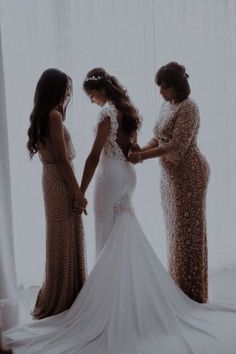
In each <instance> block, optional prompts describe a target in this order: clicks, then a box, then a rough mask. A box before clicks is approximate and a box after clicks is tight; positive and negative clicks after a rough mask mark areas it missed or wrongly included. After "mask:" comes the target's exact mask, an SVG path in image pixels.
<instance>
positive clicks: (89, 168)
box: [81, 157, 99, 194]
mask: <svg viewBox="0 0 236 354" xmlns="http://www.w3.org/2000/svg"><path fill="white" fill-rule="evenodd" d="M98 162H99V159H98V158H93V157H88V158H87V160H86V163H85V166H84V172H83V177H82V182H81V192H82V193H83V194H84V193H85V192H86V190H87V188H88V186H89V184H90V182H91V180H92V178H93V175H94V173H95V170H96V168H97V165H98Z"/></svg>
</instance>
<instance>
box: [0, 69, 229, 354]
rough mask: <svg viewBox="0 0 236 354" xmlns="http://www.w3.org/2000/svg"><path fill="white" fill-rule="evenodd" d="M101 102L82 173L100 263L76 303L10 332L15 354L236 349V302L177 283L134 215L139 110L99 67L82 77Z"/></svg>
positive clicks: (202, 353) (220, 353)
mask: <svg viewBox="0 0 236 354" xmlns="http://www.w3.org/2000/svg"><path fill="white" fill-rule="evenodd" d="M84 89H85V92H86V93H87V95H88V96H89V97H90V99H91V101H92V102H94V103H97V104H99V105H101V106H104V107H103V109H102V111H101V113H100V116H99V120H98V125H97V133H96V138H95V141H94V144H93V147H92V150H91V153H90V154H89V156H88V158H87V161H86V164H85V169H84V173H83V178H82V183H81V190H82V191H83V192H84V193H85V191H86V190H87V188H88V186H89V184H90V181H91V179H92V178H93V175H94V172H95V170H96V168H97V165H98V164H99V168H98V171H97V173H96V188H95V215H96V219H95V222H96V251H97V257H98V259H97V263H96V265H95V266H94V268H93V270H92V272H91V274H90V275H89V277H88V279H87V281H86V283H85V285H84V287H83V288H82V290H81V292H80V293H79V295H78V297H77V299H76V300H75V302H74V303H73V305H72V307H71V308H70V309H69V310H67V311H65V312H63V313H61V314H59V315H56V316H52V317H50V318H47V319H44V320H41V321H37V322H33V323H30V324H27V325H21V326H18V327H15V328H13V329H11V330H9V331H7V332H5V339H6V340H7V343H8V344H9V345H11V346H12V347H13V349H14V353H16V354H23V353H24V354H36V353H44V354H65V353H69V354H235V352H236V349H235V348H236V336H235V329H236V306H233V305H232V306H231V307H229V306H226V305H216V304H215V305H214V304H198V303H196V302H194V301H192V300H190V299H189V298H188V297H187V296H186V295H185V294H184V293H183V292H182V291H181V290H180V289H179V288H177V287H176V286H175V284H174V282H173V281H172V279H171V278H170V276H169V275H168V273H167V272H166V271H165V269H164V268H163V266H162V264H161V263H160V261H159V260H158V258H157V255H156V254H155V252H154V251H153V249H152V247H151V246H150V244H149V242H148V241H147V239H146V237H145V235H144V234H143V231H142V229H141V227H140V225H139V223H138V221H137V219H136V216H135V212H134V209H133V207H132V194H133V191H134V188H135V184H136V175H135V170H134V167H133V165H132V164H131V163H129V162H128V161H127V155H128V151H129V149H130V146H131V144H132V142H133V141H134V140H135V136H136V132H137V130H138V128H139V126H140V118H139V115H138V112H137V110H136V109H135V107H134V106H133V105H132V103H131V102H130V99H129V97H128V95H127V92H126V90H125V89H124V88H123V87H122V86H121V85H120V83H119V82H118V81H117V79H116V78H115V77H114V76H110V75H109V74H107V73H106V72H105V70H103V69H101V68H96V69H93V70H91V71H90V72H89V73H88V74H87V77H86V79H85V81H84Z"/></svg>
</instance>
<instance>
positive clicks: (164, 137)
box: [154, 98, 209, 302]
mask: <svg viewBox="0 0 236 354" xmlns="http://www.w3.org/2000/svg"><path fill="white" fill-rule="evenodd" d="M198 130H199V110H198V107H197V105H196V103H195V102H194V101H193V100H192V99H190V98H188V99H186V100H184V101H183V102H181V103H178V104H172V103H169V102H164V103H163V105H162V107H161V111H160V115H159V118H158V120H157V123H156V125H155V128H154V138H155V139H156V140H157V142H158V144H159V146H165V147H167V148H168V150H169V153H168V154H166V155H163V157H161V158H160V162H161V199H162V207H163V210H164V219H165V224H166V232H167V239H168V262H169V271H170V274H171V276H172V277H173V279H174V280H175V282H176V284H177V285H178V286H179V287H180V288H181V289H182V290H183V291H184V292H185V294H187V295H188V296H189V297H190V298H192V299H193V300H195V301H198V302H206V301H207V299H208V267H207V239H206V216H205V213H206V207H205V201H206V191H207V184H208V179H209V166H208V163H207V161H206V159H205V157H204V156H203V155H202V154H201V152H200V151H199V149H198V146H197V134H198Z"/></svg>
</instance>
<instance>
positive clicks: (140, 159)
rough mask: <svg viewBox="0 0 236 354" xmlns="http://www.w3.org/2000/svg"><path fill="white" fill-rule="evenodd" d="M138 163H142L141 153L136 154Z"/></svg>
mask: <svg viewBox="0 0 236 354" xmlns="http://www.w3.org/2000/svg"><path fill="white" fill-rule="evenodd" d="M138 162H139V163H142V162H143V153H142V152H138Z"/></svg>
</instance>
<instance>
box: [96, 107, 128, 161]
mask: <svg viewBox="0 0 236 354" xmlns="http://www.w3.org/2000/svg"><path fill="white" fill-rule="evenodd" d="M105 119H110V122H111V127H110V133H109V135H108V137H107V141H106V143H105V146H104V148H103V151H102V155H103V157H106V158H110V159H113V160H119V161H125V160H126V158H125V156H124V154H123V151H122V150H121V148H120V147H119V145H118V144H117V141H116V139H117V132H118V128H119V125H118V121H117V109H116V107H115V106H114V105H113V104H108V105H106V106H105V107H104V108H103V109H102V110H101V112H100V114H99V118H98V124H97V125H99V123H101V122H102V121H103V120H105Z"/></svg>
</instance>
